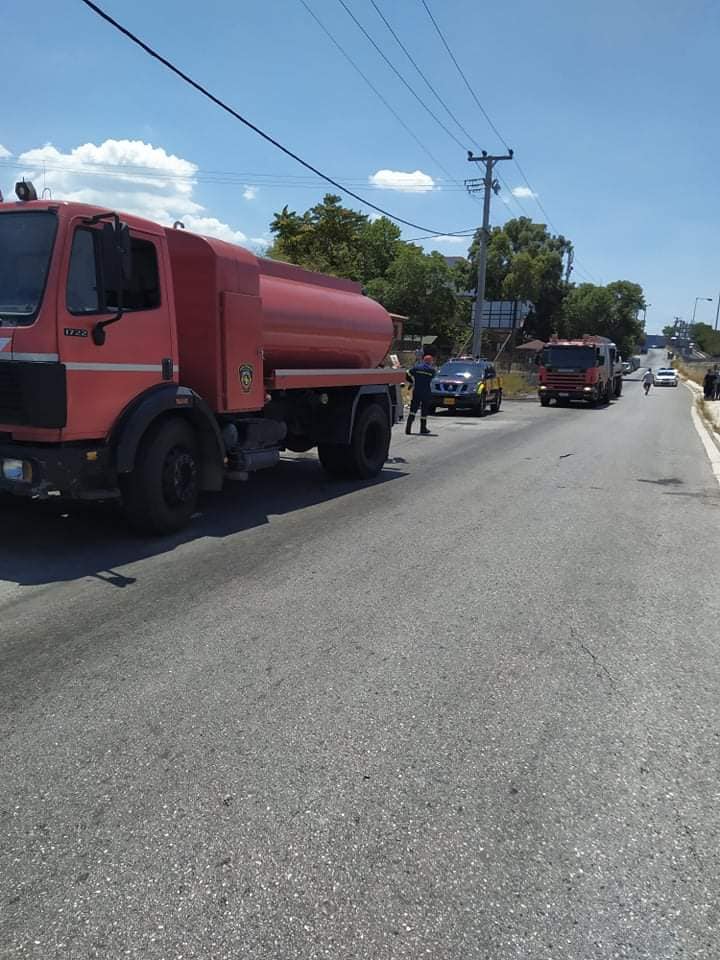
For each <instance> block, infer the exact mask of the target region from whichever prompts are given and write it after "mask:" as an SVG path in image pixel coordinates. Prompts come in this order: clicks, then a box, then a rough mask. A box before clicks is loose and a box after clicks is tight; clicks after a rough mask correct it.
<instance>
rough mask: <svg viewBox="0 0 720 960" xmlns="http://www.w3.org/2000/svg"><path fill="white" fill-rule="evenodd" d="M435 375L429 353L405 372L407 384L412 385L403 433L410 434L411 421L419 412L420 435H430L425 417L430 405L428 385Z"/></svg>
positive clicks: (430, 396)
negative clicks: (408, 411)
mask: <svg viewBox="0 0 720 960" xmlns="http://www.w3.org/2000/svg"><path fill="white" fill-rule="evenodd" d="M435 373H436V370H435V367H434V365H433V357H432V355H431V354H429V353H426V354H425V356H424V357H423V358H422V360H421V361H420V362H419V363H416V364H415V366H414V367H412V368H411V369H410V370H408V372H407V379H408V382H409V383H410V384H411V385H412V399H411V400H410V414H409V416H408V418H407V423H406V425H405V433H407V434H410V433H411V432H412V425H413V421H414V420H415V414H416V413H417V412H418V410H419V411H420V433H421V434H424V435H425V436H428V435H429V433H430V431H429V430H428V426H427V417H428V414H429V413H430V406H431V403H432V393H431V391H430V384H431V382H432V378H433V377H434V376H435Z"/></svg>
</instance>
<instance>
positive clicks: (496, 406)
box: [490, 390, 502, 413]
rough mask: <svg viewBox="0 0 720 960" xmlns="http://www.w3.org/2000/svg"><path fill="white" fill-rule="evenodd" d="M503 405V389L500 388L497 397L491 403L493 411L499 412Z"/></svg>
mask: <svg viewBox="0 0 720 960" xmlns="http://www.w3.org/2000/svg"><path fill="white" fill-rule="evenodd" d="M501 405H502V390H498V392H497V393H496V394H495V399H494V400H493V402H492V403H491V404H490V409H491V410H492V412H493V413H498V412H499V411H500V407H501Z"/></svg>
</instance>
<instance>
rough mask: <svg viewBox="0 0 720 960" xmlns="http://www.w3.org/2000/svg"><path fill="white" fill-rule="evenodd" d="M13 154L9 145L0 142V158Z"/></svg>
mask: <svg viewBox="0 0 720 960" xmlns="http://www.w3.org/2000/svg"><path fill="white" fill-rule="evenodd" d="M11 156H12V154H11V153H10V151H9V150H8V148H7V147H4V146H3V145H2V144H1V143H0V160H4V159H5V157H11Z"/></svg>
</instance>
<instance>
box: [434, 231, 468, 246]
mask: <svg viewBox="0 0 720 960" xmlns="http://www.w3.org/2000/svg"><path fill="white" fill-rule="evenodd" d="M432 239H433V243H446V244H449V245H457V246H466V247H467V246H469V245H470V241H471V240H472V237H453V236H452V235H451V234H447V235H446V234H440V235H439V236H437V237H433V238H432Z"/></svg>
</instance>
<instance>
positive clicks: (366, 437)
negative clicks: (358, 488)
mask: <svg viewBox="0 0 720 960" xmlns="http://www.w3.org/2000/svg"><path fill="white" fill-rule="evenodd" d="M389 449H390V424H389V422H388V418H387V414H386V412H385V411H384V410H383V408H382V407H381V406H380V405H379V404H377V403H371V404H368V406H366V407H363V408H362V409H361V410H360V412H359V413H358V414H357V416H356V418H355V426H354V427H353V432H352V440H351V441H350V443H349V445H344V444H337V443H320V444H318V456H319V458H320V463H321V464H322V465H323V467H324V469H325V470H326V472H327V473H329V474H330V476H333V477H347V478H353V479H359V480H370V479H372V477H376V476H377V475H378V473H380V471H381V470H382V468H383V466H384V465H385V461H386V460H387V455H388V450H389Z"/></svg>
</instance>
